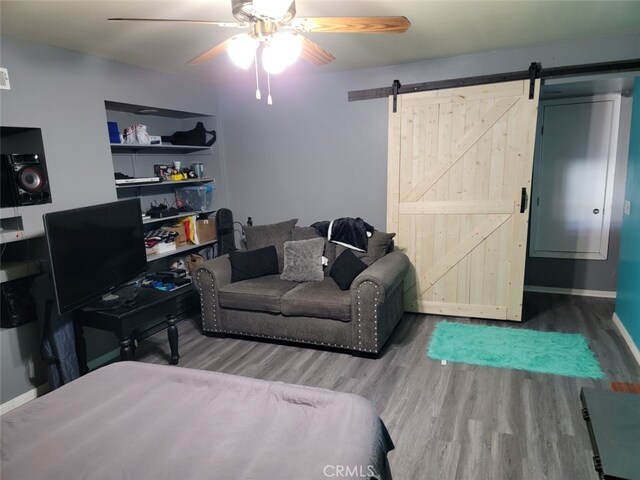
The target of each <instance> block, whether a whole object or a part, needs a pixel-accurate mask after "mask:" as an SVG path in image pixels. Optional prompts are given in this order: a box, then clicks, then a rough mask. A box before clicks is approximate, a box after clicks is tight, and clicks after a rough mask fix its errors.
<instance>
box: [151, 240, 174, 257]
mask: <svg viewBox="0 0 640 480" xmlns="http://www.w3.org/2000/svg"><path fill="white" fill-rule="evenodd" d="M176 248H177V247H176V242H170V243H164V242H160V243H156V244H155V245H154V246H153V247H151V248H147V249H146V251H147V256H149V255H160V254H161V253H167V252H172V251H173V250H175V249H176Z"/></svg>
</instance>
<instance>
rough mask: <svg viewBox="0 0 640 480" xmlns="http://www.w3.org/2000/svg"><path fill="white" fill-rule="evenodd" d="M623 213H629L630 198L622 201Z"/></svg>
mask: <svg viewBox="0 0 640 480" xmlns="http://www.w3.org/2000/svg"><path fill="white" fill-rule="evenodd" d="M624 214H625V215H631V201H630V200H625V201H624Z"/></svg>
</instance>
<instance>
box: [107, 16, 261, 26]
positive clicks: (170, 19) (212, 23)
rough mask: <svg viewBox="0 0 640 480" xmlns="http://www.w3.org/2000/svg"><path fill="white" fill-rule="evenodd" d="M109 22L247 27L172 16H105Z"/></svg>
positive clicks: (232, 23)
mask: <svg viewBox="0 0 640 480" xmlns="http://www.w3.org/2000/svg"><path fill="white" fill-rule="evenodd" d="M107 20H108V21H110V22H158V23H162V22H164V23H192V24H193V23H195V24H201V25H216V26H218V27H233V28H235V27H238V28H243V27H248V26H249V25H247V24H246V23H236V22H216V21H214V20H179V19H173V18H124V17H117V18H107Z"/></svg>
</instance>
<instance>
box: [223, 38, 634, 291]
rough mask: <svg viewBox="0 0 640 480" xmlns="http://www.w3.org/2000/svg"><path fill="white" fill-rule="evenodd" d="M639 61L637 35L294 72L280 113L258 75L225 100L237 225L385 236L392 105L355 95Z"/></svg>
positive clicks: (283, 85) (591, 278)
mask: <svg viewBox="0 0 640 480" xmlns="http://www.w3.org/2000/svg"><path fill="white" fill-rule="evenodd" d="M334 53H335V54H336V55H337V56H338V57H339V52H334ZM639 56H640V36H639V35H633V36H625V37H618V38H608V39H604V40H592V41H585V42H579V43H569V44H561V45H546V46H539V47H532V48H520V49H512V50H503V51H494V52H487V53H481V54H475V55H467V56H458V57H451V58H444V59H439V60H433V61H428V62H420V63H412V64H406V65H397V66H390V67H384V68H375V69H368V70H361V71H351V72H345V73H337V74H318V75H314V76H307V77H295V76H293V75H287V73H286V72H285V73H284V74H283V75H281V76H279V77H272V90H273V96H274V105H273V106H272V107H267V106H266V104H265V102H264V101H262V102H256V100H255V98H254V91H255V85H254V83H253V80H252V75H250V74H247V82H246V83H237V84H234V85H227V86H223V87H221V88H220V89H219V90H218V95H219V106H220V109H219V119H220V131H221V139H222V140H221V148H222V155H223V157H224V159H225V162H226V165H227V179H228V182H229V184H230V185H231V186H232V188H231V189H230V191H229V202H230V204H231V206H232V209H233V212H234V216H235V218H236V220H240V221H245V220H246V217H247V216H252V217H253V219H254V221H255V222H256V224H260V223H269V222H274V221H279V220H285V219H287V218H293V217H298V218H299V219H300V222H299V224H301V225H308V224H310V223H312V222H314V221H318V220H328V219H331V218H335V217H342V216H361V217H363V218H364V219H365V220H366V221H368V222H369V223H371V224H373V225H374V226H376V227H377V228H380V229H383V228H384V227H385V223H386V169H387V108H388V102H387V100H386V99H377V100H367V101H360V102H351V103H349V102H348V101H347V92H348V91H350V90H360V89H367V88H376V87H381V86H390V85H391V83H392V82H393V80H394V79H399V80H400V82H401V83H403V84H410V83H418V82H426V81H434V80H441V79H449V78H458V77H466V76H475V75H485V74H494V73H501V72H509V71H520V70H526V69H527V68H528V66H529V64H530V63H531V62H532V61H537V62H541V63H542V66H543V67H554V66H563V65H574V64H582V63H595V62H605V61H612V60H622V59H628V58H637V57H639ZM321 68H322V67H318V71H321ZM626 115H627V117H628V111H627V114H626ZM623 121H624V122H626V123H625V124H623V125H622V126H621V131H627V132H628V128H629V127H628V118H625V119H624V120H623ZM623 150H624V149H623V148H620V149H619V154H622V152H623ZM618 166H619V167H621V166H620V165H618ZM621 169H622V168H619V171H620V170H621ZM623 179H624V177H619V178H618V180H622V181H623ZM616 208H617V210H616V211H614V212H613V217H614V218H615V222H619V217H620V214H619V209H620V206H618V207H616ZM615 243H616V242H615V241H612V249H615V248H616V247H615V246H614V244H615ZM614 254H615V252H612V255H614ZM581 263H584V262H581ZM591 263H593V262H591ZM570 270H572V271H574V272H576V273H575V275H573V276H570V277H567V278H566V281H567V282H571V284H569V283H567V284H564V285H563V286H565V287H574V288H594V289H600V288H601V286H600V285H599V284H597V283H592V282H598V281H599V279H600V277H601V273H600V272H598V271H596V270H594V269H592V268H586V267H584V266H581V265H580V266H576V267H575V268H570ZM556 271H557V270H556V267H555V266H554V265H541V266H540V268H539V269H536V278H535V281H536V282H544V283H538V284H550V285H553V284H554V283H553V282H554V278H555V274H556ZM607 275H609V276H610V275H611V274H607ZM578 276H580V277H581V278H580V279H579V280H580V281H578V279H577V277H578ZM605 276H606V275H605ZM543 279H545V280H543ZM561 283H562V282H561ZM604 289H609V288H608V287H606V288H604Z"/></svg>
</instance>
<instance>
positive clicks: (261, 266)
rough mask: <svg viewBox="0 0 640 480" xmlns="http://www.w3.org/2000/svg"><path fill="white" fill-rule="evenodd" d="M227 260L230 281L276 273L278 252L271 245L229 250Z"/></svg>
mask: <svg viewBox="0 0 640 480" xmlns="http://www.w3.org/2000/svg"><path fill="white" fill-rule="evenodd" d="M229 261H230V262H231V281H232V282H240V281H242V280H248V279H250V278H257V277H264V276H265V275H274V274H276V273H278V254H277V253H276V247H274V246H273V245H269V246H268V247H264V248H259V249H257V250H247V251H237V252H229Z"/></svg>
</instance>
